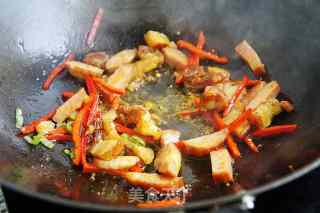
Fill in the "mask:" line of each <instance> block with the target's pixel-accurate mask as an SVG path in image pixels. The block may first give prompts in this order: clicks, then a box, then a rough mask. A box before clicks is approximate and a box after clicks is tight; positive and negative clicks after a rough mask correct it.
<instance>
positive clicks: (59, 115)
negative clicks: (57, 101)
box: [52, 88, 88, 124]
mask: <svg viewBox="0 0 320 213" xmlns="http://www.w3.org/2000/svg"><path fill="white" fill-rule="evenodd" d="M87 98H88V95H87V93H86V91H85V89H84V88H81V89H80V90H79V91H78V92H77V93H76V94H74V95H73V96H72V97H71V98H69V99H68V100H67V101H66V102H64V103H63V104H62V105H61V106H60V107H59V108H58V109H57V111H56V114H55V115H54V116H53V118H52V120H53V121H55V122H56V123H58V124H61V123H62V122H63V121H65V120H66V119H67V118H68V117H69V116H70V115H71V114H72V113H73V112H75V111H76V110H77V109H79V108H80V107H81V106H82V104H83V102H84V101H85V100H86V99H87Z"/></svg>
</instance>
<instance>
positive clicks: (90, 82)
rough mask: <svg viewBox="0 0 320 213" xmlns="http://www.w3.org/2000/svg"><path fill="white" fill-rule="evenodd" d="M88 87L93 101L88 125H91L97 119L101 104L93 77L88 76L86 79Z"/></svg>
mask: <svg viewBox="0 0 320 213" xmlns="http://www.w3.org/2000/svg"><path fill="white" fill-rule="evenodd" d="M86 86H87V89H88V92H89V95H90V97H91V100H92V105H91V108H90V112H89V116H88V121H87V124H86V125H89V124H90V123H91V122H92V121H93V120H94V119H95V117H96V113H97V109H98V104H99V95H98V92H97V88H96V86H95V84H94V81H93V79H92V77H90V76H88V77H86Z"/></svg>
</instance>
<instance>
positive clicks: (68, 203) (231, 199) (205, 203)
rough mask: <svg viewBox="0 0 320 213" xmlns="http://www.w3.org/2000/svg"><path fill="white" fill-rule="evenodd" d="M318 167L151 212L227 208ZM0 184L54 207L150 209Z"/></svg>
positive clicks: (0, 181)
mask: <svg viewBox="0 0 320 213" xmlns="http://www.w3.org/2000/svg"><path fill="white" fill-rule="evenodd" d="M319 166H320V159H319V158H318V159H316V160H314V161H313V162H310V163H309V164H307V165H305V166H303V167H301V168H299V169H298V170H296V171H294V172H292V173H290V174H288V175H285V176H283V177H281V178H279V179H277V180H275V181H271V182H270V183H267V184H263V185H261V186H258V187H256V188H253V189H250V190H247V191H244V192H241V193H235V194H230V195H226V196H222V197H218V198H212V199H210V198H209V199H204V200H200V201H193V202H190V203H188V202H187V203H186V204H185V205H184V206H183V207H171V208H159V209H152V211H157V212H160V211H172V210H179V209H180V210H181V209H195V208H206V207H208V208H210V207H211V208H213V207H219V206H227V205H228V204H231V203H237V202H240V199H241V198H242V197H243V196H244V195H253V196H257V195H259V194H261V193H263V192H266V191H270V190H272V189H274V188H277V187H279V186H282V185H285V184H287V183H289V182H291V181H293V180H295V179H297V178H300V177H302V176H303V175H305V174H307V173H309V172H311V171H312V170H314V169H316V168H318V167H319ZM0 184H1V186H4V187H7V188H8V189H10V190H12V191H14V192H18V193H20V194H21V195H24V196H29V197H31V198H36V199H39V200H42V201H45V202H49V203H52V204H55V205H60V206H65V207H69V208H70V207H71V208H75V209H83V210H94V211H99V212H102V211H110V210H112V211H121V212H123V211H125V212H137V211H139V212H149V211H150V210H151V209H150V208H145V209H139V208H135V207H130V206H128V207H119V206H109V205H103V204H97V203H89V202H85V201H75V200H68V199H64V198H61V197H56V196H53V195H49V194H45V193H41V192H36V191H29V190H27V189H26V188H24V187H22V186H18V185H16V184H14V183H10V182H8V181H6V180H3V179H2V178H0Z"/></svg>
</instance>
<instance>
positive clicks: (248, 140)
mask: <svg viewBox="0 0 320 213" xmlns="http://www.w3.org/2000/svg"><path fill="white" fill-rule="evenodd" d="M237 136H238V137H239V139H240V140H242V141H244V142H245V143H246V144H247V145H248V147H249V148H250V150H251V151H253V152H259V150H258V147H257V146H256V145H255V143H254V142H253V140H252V138H250V137H249V136H241V135H237Z"/></svg>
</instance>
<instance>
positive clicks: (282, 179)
mask: <svg viewBox="0 0 320 213" xmlns="http://www.w3.org/2000/svg"><path fill="white" fill-rule="evenodd" d="M99 7H102V8H104V10H105V14H104V17H103V21H102V24H101V27H100V29H99V31H98V33H97V37H96V42H95V46H94V47H93V48H91V49H90V48H88V47H86V46H85V42H84V40H85V36H86V32H87V31H88V30H89V28H90V25H91V22H92V19H93V17H94V15H95V12H96V10H97V8H99ZM0 8H1V9H0V31H1V39H0V92H1V96H0V104H1V110H0V136H1V142H0V164H1V166H0V176H1V184H2V185H3V186H5V187H6V188H9V189H11V190H13V191H16V192H18V193H21V194H23V195H25V196H32V197H35V198H37V199H43V200H47V201H49V202H52V203H55V204H58V205H66V206H72V207H77V208H82V209H86V210H97V211H98V210H112V211H115V210H128V211H129V210H131V211H132V210H134V209H133V207H130V206H128V205H127V200H126V195H125V191H126V190H127V188H125V187H124V188H121V187H119V188H118V189H116V190H115V192H114V193H119V196H120V197H121V198H122V199H120V200H121V201H119V202H118V201H117V202H114V201H113V200H112V194H110V193H111V192H109V191H110V190H112V189H110V188H108V186H110V185H112V184H113V182H112V181H114V180H112V179H110V178H106V177H100V176H98V177H96V178H97V179H98V181H96V182H90V180H89V179H88V176H82V175H81V173H80V171H79V170H78V169H76V168H72V166H71V164H70V162H69V160H68V159H67V158H66V157H65V156H63V155H62V149H63V147H64V145H57V146H56V147H55V148H54V149H53V150H50V151H48V150H45V148H41V147H37V148H34V147H31V146H29V145H28V144H26V143H25V142H23V141H22V140H21V139H19V138H17V137H16V136H15V135H16V133H17V131H16V129H15V124H14V123H15V122H14V112H15V108H16V107H17V106H19V107H21V108H22V109H23V110H24V112H25V113H27V114H26V118H27V119H28V120H31V119H32V118H35V117H38V116H40V115H42V114H45V113H46V112H48V111H49V110H50V109H52V108H53V107H54V106H57V105H58V104H59V103H61V100H60V99H59V98H58V97H59V95H60V93H61V91H63V90H65V89H74V88H78V87H79V82H77V81H75V80H73V79H72V78H71V77H70V76H68V75H67V74H64V75H63V76H61V77H60V78H59V79H58V80H57V81H56V82H55V83H54V85H53V87H52V88H51V89H50V90H49V91H47V92H43V91H41V89H40V87H41V83H42V81H43V80H44V79H45V77H46V74H47V72H48V71H49V70H50V69H51V68H52V67H53V66H54V65H55V64H57V63H58V62H59V61H60V60H62V58H63V57H64V55H65V54H67V52H68V51H73V52H76V53H77V54H78V55H77V56H78V57H79V58H80V57H81V56H83V54H85V53H87V52H89V51H93V50H105V51H107V52H110V53H114V52H116V51H118V50H120V49H123V48H128V47H134V46H136V45H137V44H139V43H141V42H142V41H143V33H144V32H145V31H146V30H148V29H154V30H159V31H162V32H164V33H166V34H168V35H169V36H170V37H171V38H188V39H195V36H196V35H197V32H198V31H200V30H203V31H204V32H205V34H206V36H207V40H208V44H207V46H208V47H214V48H215V49H217V50H219V52H221V53H223V54H224V55H227V56H229V58H230V59H231V61H232V63H231V64H229V65H227V66H226V67H227V68H230V69H231V70H233V75H234V76H236V77H239V76H240V75H241V74H242V73H243V72H248V68H247V66H246V65H245V64H243V63H242V62H241V61H240V60H239V59H238V57H237V56H236V55H235V53H234V51H233V48H234V46H235V45H236V44H237V43H238V42H239V41H241V40H242V39H247V40H248V41H249V42H250V43H252V44H253V46H254V47H255V48H256V50H257V51H258V52H259V53H260V56H261V57H262V59H263V61H264V63H265V64H267V66H268V70H269V72H270V73H271V75H272V78H274V79H276V80H278V81H279V82H280V84H281V86H282V91H283V93H285V94H287V95H288V96H290V97H291V99H292V100H293V101H294V103H295V106H296V112H295V113H293V114H290V115H286V114H284V115H282V116H280V117H279V118H278V119H277V121H276V122H277V123H289V122H290V123H293V122H294V123H297V124H298V125H299V130H298V132H297V133H295V134H293V135H289V136H281V137H276V138H272V139H267V140H263V141H259V142H258V143H260V144H263V148H262V151H261V153H260V154H252V153H250V152H249V151H247V149H245V147H243V149H242V151H243V155H244V157H243V158H242V159H241V160H239V161H238V162H237V163H236V171H237V172H238V173H239V176H238V177H237V184H233V185H231V186H230V187H225V186H216V185H213V184H212V183H211V181H210V175H209V168H210V167H209V164H208V162H207V161H198V162H197V163H196V164H197V165H191V166H189V167H187V168H186V169H185V170H187V171H184V174H185V175H187V176H188V177H187V178H186V179H187V182H188V181H189V182H193V187H192V194H193V196H191V197H188V198H187V199H188V202H187V203H186V205H185V207H186V208H199V207H213V206H220V205H227V204H230V203H232V202H237V201H239V200H240V199H241V197H243V195H246V194H248V195H254V196H255V195H257V194H259V193H262V192H264V191H266V190H271V189H272V188H275V187H277V186H279V185H282V184H284V183H287V182H289V181H291V180H293V179H295V178H297V177H299V176H301V175H303V174H305V173H307V172H309V171H310V170H312V169H314V168H316V167H317V166H318V165H319V164H320V161H319V159H318V157H319V153H320V143H319V142H318V141H319V139H320V131H319V130H320V128H319V122H320V111H319V107H320V98H319V95H318V89H319V81H320V72H319V71H318V69H319V65H320V61H319V55H320V28H319V26H320V16H319V15H318V14H319V13H320V2H319V1H316V0H291V1H289V0H288V1H276V0H272V1H263V0H261V1H226V0H216V1H210V0H207V1H191V0H190V1H184V0H179V1H178V0H176V1H164V0H159V1H158V0H157V1H142V0H141V1H117V0H114V1H103V0H101V1H98V0H97V1H93V0H87V1H74V0H65V1H62V0H61V1H40V0H38V1H37V0H33V1H7V0H3V1H1V2H0ZM176 32H180V33H181V35H180V36H178V35H177V34H176ZM199 165H201V166H199ZM196 167H197V168H196ZM197 181H198V182H197ZM97 182H98V183H97ZM120 182H121V181H120ZM59 183H63V184H65V187H67V189H68V190H69V189H71V190H73V195H72V196H71V197H72V199H74V200H72V199H63V198H62V197H63V195H61V192H59V191H58V189H57V184H58V185H59ZM121 184H125V183H121ZM103 188H104V190H106V191H107V192H108V193H109V194H107V195H106V196H97V194H98V193H100V194H101V193H102V192H101V190H102V189H103ZM122 191H123V192H122Z"/></svg>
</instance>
